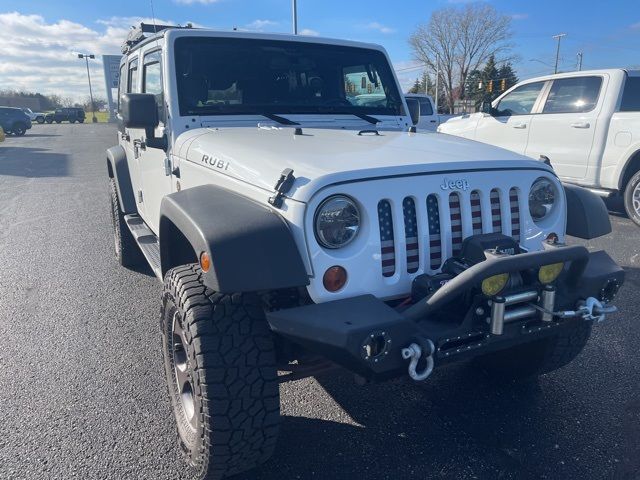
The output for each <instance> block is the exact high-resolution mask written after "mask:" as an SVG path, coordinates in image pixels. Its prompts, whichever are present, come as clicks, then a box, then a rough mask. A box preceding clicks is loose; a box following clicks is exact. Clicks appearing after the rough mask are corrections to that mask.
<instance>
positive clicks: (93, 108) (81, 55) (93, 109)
mask: <svg viewBox="0 0 640 480" xmlns="http://www.w3.org/2000/svg"><path fill="white" fill-rule="evenodd" d="M78 58H80V59H82V58H84V61H85V63H86V64H87V79H88V80H89V97H90V98H91V115H93V119H92V120H91V121H92V122H93V123H97V122H98V119H97V118H96V104H95V103H94V102H93V91H92V90H91V74H90V73H89V59H90V58H91V59H94V58H96V56H95V55H94V54H93V53H91V54H89V53H79V54H78Z"/></svg>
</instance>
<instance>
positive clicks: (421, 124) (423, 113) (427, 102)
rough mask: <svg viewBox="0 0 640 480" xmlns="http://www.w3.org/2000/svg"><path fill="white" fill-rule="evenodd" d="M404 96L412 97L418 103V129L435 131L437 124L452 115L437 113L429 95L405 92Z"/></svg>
mask: <svg viewBox="0 0 640 480" xmlns="http://www.w3.org/2000/svg"><path fill="white" fill-rule="evenodd" d="M404 98H414V99H416V100H417V101H418V103H419V104H420V120H419V121H418V123H417V125H416V127H417V129H418V131H425V130H426V131H428V132H435V131H436V129H437V128H438V125H440V124H441V123H443V122H446V121H447V120H449V119H450V118H452V117H454V115H438V113H437V112H436V108H435V106H434V105H435V104H434V103H433V99H432V98H431V96H430V95H425V94H424V93H406V94H405V95H404Z"/></svg>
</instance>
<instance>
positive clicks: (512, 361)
mask: <svg viewBox="0 0 640 480" xmlns="http://www.w3.org/2000/svg"><path fill="white" fill-rule="evenodd" d="M590 335H591V323H587V322H582V323H579V324H578V325H577V326H576V327H574V328H568V329H565V330H564V331H562V332H560V333H558V334H556V335H554V336H552V337H548V338H543V339H541V340H537V341H535V342H531V343H525V344H523V345H518V346H516V347H513V348H509V349H507V350H501V351H498V352H494V353H489V354H487V355H483V356H480V357H478V358H476V359H475V360H474V363H475V366H476V367H478V368H479V369H480V370H482V371H483V372H484V373H485V374H487V375H488V376H489V377H491V378H492V379H495V380H500V381H514V380H524V379H528V378H531V377H535V376H538V375H542V374H544V373H549V372H553V371H554V370H557V369H559V368H562V367H564V366H565V365H567V364H569V363H570V362H571V361H572V360H573V359H574V358H576V357H577V356H578V355H579V354H580V352H582V350H583V349H584V347H585V345H586V344H587V341H588V340H589V337H590Z"/></svg>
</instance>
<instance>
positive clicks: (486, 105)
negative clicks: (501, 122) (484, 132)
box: [480, 102, 492, 115]
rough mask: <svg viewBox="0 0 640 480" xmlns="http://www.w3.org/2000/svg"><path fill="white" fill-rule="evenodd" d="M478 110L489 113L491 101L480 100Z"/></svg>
mask: <svg viewBox="0 0 640 480" xmlns="http://www.w3.org/2000/svg"><path fill="white" fill-rule="evenodd" d="M480 111H481V112H482V113H487V114H489V115H491V111H492V108H491V102H482V107H481V108H480Z"/></svg>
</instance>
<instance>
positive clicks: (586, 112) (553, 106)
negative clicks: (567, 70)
mask: <svg viewBox="0 0 640 480" xmlns="http://www.w3.org/2000/svg"><path fill="white" fill-rule="evenodd" d="M603 81H604V77H603V76H600V75H589V76H583V77H569V78H559V79H555V80H553V84H552V85H551V89H550V90H549V93H548V94H547V95H546V98H545V99H544V106H543V107H542V108H541V111H540V113H539V114H537V115H536V116H535V118H534V119H533V121H532V122H531V131H530V132H529V143H528V145H527V149H526V155H527V156H529V157H533V158H539V157H540V155H544V156H546V157H549V159H550V160H551V165H553V168H554V170H555V171H556V173H557V174H558V176H560V177H563V178H569V179H578V180H579V179H583V178H585V176H586V175H587V169H588V166H589V157H590V155H591V149H592V146H593V140H594V134H595V132H596V127H597V120H598V114H599V112H600V110H601V107H602V105H601V104H602V102H601V101H599V97H601V95H600V91H604V90H605V89H604V88H602V87H603Z"/></svg>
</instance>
